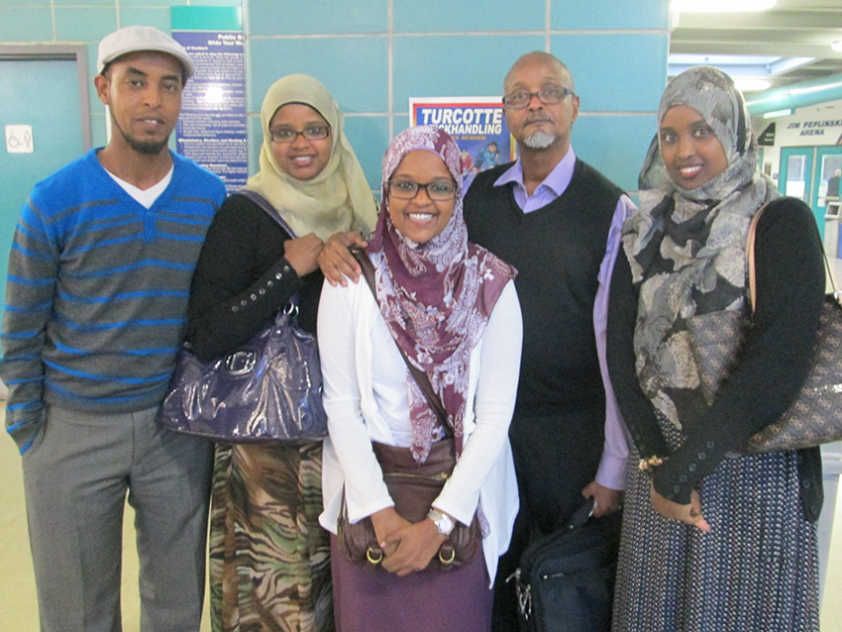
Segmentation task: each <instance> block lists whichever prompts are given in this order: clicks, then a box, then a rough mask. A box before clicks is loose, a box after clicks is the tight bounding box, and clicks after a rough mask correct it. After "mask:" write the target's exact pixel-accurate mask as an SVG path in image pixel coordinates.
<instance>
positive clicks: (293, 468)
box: [188, 74, 376, 632]
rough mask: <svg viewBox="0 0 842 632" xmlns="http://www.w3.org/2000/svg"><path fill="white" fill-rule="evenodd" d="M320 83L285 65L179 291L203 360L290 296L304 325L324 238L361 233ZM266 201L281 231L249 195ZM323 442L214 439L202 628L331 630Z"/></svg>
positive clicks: (361, 200)
mask: <svg viewBox="0 0 842 632" xmlns="http://www.w3.org/2000/svg"><path fill="white" fill-rule="evenodd" d="M342 118H343V117H342V113H341V112H340V111H339V108H338V106H337V104H336V102H335V101H334V99H333V97H331V95H330V93H328V91H327V90H326V89H325V87H324V86H323V85H322V84H321V83H319V82H318V81H317V80H316V79H314V78H312V77H309V76H306V75H300V74H299V75H289V76H286V77H283V78H282V79H279V80H278V81H276V82H275V83H274V84H273V85H272V86H271V87H270V88H269V91H268V92H267V93H266V96H265V98H264V99H263V105H262V107H261V111H260V120H261V124H262V125H261V126H262V130H263V145H262V147H261V149H260V171H258V173H257V174H255V175H254V176H252V177H251V178H249V181H248V184H247V185H246V187H245V188H246V190H247V191H246V192H242V193H235V194H233V195H231V196H230V197H229V198H228V199H227V200H226V201H225V203H224V204H223V206H222V208H221V209H220V210H219V212H218V213H217V215H216V216H215V217H214V219H213V222H212V224H211V226H210V228H209V230H208V234H207V238H206V241H205V244H204V247H203V249H202V254H201V256H200V257H199V262H198V264H197V267H196V273H195V276H194V279H193V288H192V292H191V297H190V320H189V325H188V338H189V340H190V341H191V343H192V345H193V348H194V351H195V353H196V354H197V355H198V356H199V357H200V358H202V359H204V360H209V359H211V358H214V357H218V356H220V355H222V354H224V353H227V352H228V351H230V350H231V349H234V348H236V347H237V346H238V345H240V344H242V343H243V342H245V341H246V340H248V339H249V338H251V337H252V336H253V335H254V334H255V333H257V332H258V331H259V330H260V328H261V326H262V325H263V324H264V323H265V322H266V320H267V319H269V318H271V317H272V316H273V315H274V314H275V313H276V312H277V311H278V310H279V309H281V308H282V307H284V305H286V304H287V302H288V301H289V300H290V299H291V298H292V297H293V296H294V295H296V294H297V295H298V301H299V310H300V311H299V324H300V325H301V326H302V327H303V328H304V329H306V330H309V331H311V332H314V331H315V326H316V308H317V305H318V299H319V294H320V292H321V286H322V281H323V277H322V274H321V272H320V271H319V270H318V265H317V262H316V259H317V257H318V255H319V253H320V252H321V250H322V247H323V245H324V240H326V239H327V238H328V237H330V236H331V235H334V234H336V233H343V234H345V233H346V232H347V231H351V230H354V231H359V232H362V233H363V234H365V233H367V232H368V231H369V230H370V229H371V228H373V226H374V221H375V218H376V206H375V202H374V198H373V196H372V193H371V189H370V187H369V185H368V183H367V182H366V180H365V176H364V175H363V171H362V168H361V167H360V164H359V162H358V161H357V158H356V156H355V155H354V152H353V150H352V149H351V145H350V144H349V143H348V140H347V139H346V137H345V135H344V132H343V126H342ZM254 194H257V195H259V196H261V197H262V198H264V200H266V201H268V203H269V204H270V205H271V206H272V207H273V208H274V209H275V211H276V212H277V213H278V214H279V215H280V216H281V217H282V218H283V219H284V220H285V221H286V223H287V224H288V225H289V226H290V227H291V228H292V230H293V231H294V232H295V235H291V234H288V233H287V232H286V231H284V230H283V229H282V228H281V227H280V226H279V224H277V223H276V221H275V220H273V219H272V218H271V217H270V216H269V214H268V213H267V212H266V211H265V210H263V209H262V208H261V207H260V206H259V205H258V203H257V202H256V201H255V199H256V198H255V197H254ZM321 466H322V444H321V442H320V441H319V442H310V443H302V444H300V445H282V444H270V443H262V444H236V445H218V446H217V449H216V456H215V463H214V481H213V501H212V509H211V532H210V582H211V615H212V619H213V629H214V630H224V631H239V630H245V629H261V630H263V629H271V630H284V631H286V630H296V631H297V630H301V631H302V632H310V631H322V630H330V629H332V613H331V586H330V560H329V541H328V539H327V537H326V536H327V534H326V533H325V532H324V531H322V529H321V528H320V527H319V524H318V515H319V512H320V511H321V508H322V495H321Z"/></svg>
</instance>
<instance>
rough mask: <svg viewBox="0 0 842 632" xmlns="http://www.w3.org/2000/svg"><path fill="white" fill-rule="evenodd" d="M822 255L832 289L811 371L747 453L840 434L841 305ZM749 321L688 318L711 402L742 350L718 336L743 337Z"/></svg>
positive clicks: (731, 315)
mask: <svg viewBox="0 0 842 632" xmlns="http://www.w3.org/2000/svg"><path fill="white" fill-rule="evenodd" d="M764 209H765V207H763V208H761V209H760V210H759V211H757V213H755V214H754V217H753V218H752V221H751V224H750V226H749V229H748V237H747V239H746V259H747V266H748V291H749V296H748V298H749V305H750V309H751V313H752V314H753V313H754V306H755V305H756V300H757V284H756V275H755V265H754V242H755V235H756V232H757V223H758V221H759V220H760V216H761V214H762V213H763V210H764ZM824 260H825V265H827V270H828V274H829V278H830V281H831V286H833V290H834V291H833V293H832V294H828V295H827V296H826V297H825V301H824V305H823V306H822V313H821V316H820V319H819V330H818V335H817V338H816V343H815V347H814V357H813V363H812V366H811V367H810V372H809V374H808V375H807V379H806V381H805V382H804V385H803V386H802V387H801V390H800V391H799V392H798V395H797V396H796V398H795V401H793V402H792V404H791V405H790V406H789V408H788V409H787V410H786V411H785V412H784V413H783V414H782V415H781V416H780V417H779V418H778V419H777V420H776V421H775V422H773V423H771V424H769V425H768V426H766V427H765V428H763V430H761V431H760V432H758V433H757V434H755V435H754V436H753V437H751V438H750V439H749V440H748V442H747V443H746V445H745V446H744V447H743V449H742V452H743V453H747V454H756V453H758V452H771V451H774V450H797V449H800V448H810V447H813V446H817V445H821V444H822V443H831V442H833V441H839V440H840V439H842V305H840V303H839V292H837V291H836V288H835V286H834V284H833V274H832V273H831V271H830V265H829V263H828V261H827V256H825V257H824ZM746 325H747V321H746V318H745V316H744V315H743V314H741V313H740V312H736V311H729V312H717V313H715V314H706V315H704V316H702V317H699V318H693V319H690V322H688V325H687V331H688V333H689V334H690V336H691V337H692V338H693V340H694V345H693V346H694V353H695V354H696V361H697V366H698V367H699V368H700V373H701V375H700V379H701V382H702V393H703V395H704V396H705V398H706V400H707V401H708V403H710V402H712V401H713V398H714V396H715V393H716V389H717V388H718V386H719V384H720V383H721V382H722V380H723V379H724V378H725V377H726V376H727V375H728V373H729V372H730V370H731V368H732V367H733V364H734V362H736V358H737V355H738V351H737V349H736V348H734V347H733V346H730V345H720V344H718V341H719V340H722V339H723V338H726V339H727V338H740V337H742V336H743V335H744V328H745V327H746Z"/></svg>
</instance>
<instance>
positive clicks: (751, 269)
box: [746, 202, 840, 314]
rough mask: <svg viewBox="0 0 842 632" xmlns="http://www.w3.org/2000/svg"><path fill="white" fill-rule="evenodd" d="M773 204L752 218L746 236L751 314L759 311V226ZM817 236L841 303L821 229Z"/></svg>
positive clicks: (837, 299) (761, 208)
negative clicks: (757, 268)
mask: <svg viewBox="0 0 842 632" xmlns="http://www.w3.org/2000/svg"><path fill="white" fill-rule="evenodd" d="M769 204H771V202H767V203H766V204H764V205H763V206H761V207H760V210H759V211H757V212H756V213H755V214H754V217H752V218H751V224H749V226H748V235H746V259H747V260H748V290H749V291H748V299H749V307H750V308H751V313H752V314H754V312H755V310H756V309H757V270H756V266H755V260H754V251H755V243H756V241H757V225H758V224H759V223H760V216H761V215H762V214H763V211H765V210H766V209H767V208H768V206H769ZM816 234H817V235H818V237H819V247H821V249H822V258H823V259H824V267H825V269H826V270H827V278H828V279H830V287H831V289H832V290H833V299H834V300H835V301H836V302H837V303H839V302H840V292H839V291H838V290H837V289H836V282H835V281H834V280H833V270H831V268H830V261H828V259H827V253H826V252H825V251H824V244H823V243H822V240H821V234H820V233H819V227H818V226H816Z"/></svg>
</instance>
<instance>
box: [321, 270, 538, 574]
mask: <svg viewBox="0 0 842 632" xmlns="http://www.w3.org/2000/svg"><path fill="white" fill-rule="evenodd" d="M522 337H523V324H522V320H521V314H520V304H519V303H518V299H517V294H516V292H515V288H514V283H513V282H512V281H509V283H508V284H507V285H506V286H505V288H504V289H503V292H502V294H501V295H500V298H499V299H498V301H497V304H496V305H495V306H494V309H493V310H492V313H491V316H490V318H489V321H488V324H487V326H486V329H485V332H484V333H483V336H482V338H481V339H480V341H479V342H478V344H477V345H476V347H475V348H474V349H473V351H472V352H471V359H470V370H469V374H470V377H469V387H468V398H467V402H468V405H467V406H466V410H465V419H464V436H465V443H464V448H463V451H462V454H461V455H460V457H459V460H458V462H457V464H456V467H455V468H454V470H453V474H452V475H451V476H450V478H449V479H448V481H447V483H446V484H445V486H444V488H443V489H442V492H441V494H440V495H439V496H438V498H436V500H435V501H434V503H433V505H434V506H435V507H437V508H438V509H440V510H442V511H444V512H446V513H448V514H450V515H451V516H453V517H454V518H455V519H456V520H459V521H460V522H462V523H463V524H469V523H470V522H471V520H472V519H473V516H474V512H475V511H476V509H477V507H478V506H481V507H482V513H483V515H484V516H485V518H486V520H487V523H488V527H489V530H488V533H487V534H486V536H485V537H484V539H483V546H482V549H483V555H484V557H485V563H486V567H487V569H488V576H489V578H490V581H491V584H492V585H493V582H494V576H495V574H496V570H497V558H498V557H499V556H500V555H501V554H502V553H504V552H505V551H506V550H507V549H508V547H509V540H510V537H511V531H512V525H513V523H514V519H515V515H516V514H517V510H518V494H517V482H516V478H515V471H514V464H513V462H512V454H511V448H510V446H509V439H508V430H509V424H510V422H511V419H512V413H513V411H514V404H515V395H516V393H517V382H518V374H519V369H520V353H521V343H522ZM318 340H319V352H320V355H321V365H322V375H323V379H324V405H325V410H326V411H327V415H328V429H329V433H330V436H329V438H328V439H326V440H325V444H324V456H323V466H322V488H323V489H322V493H323V496H324V511H323V512H322V514H321V516H320V517H319V521H320V523H321V524H322V526H323V527H324V528H325V529H327V530H329V531H330V532H331V533H336V523H337V519H338V517H339V513H340V509H341V504H342V496H343V490H344V492H345V502H346V503H347V507H348V519H349V520H350V521H351V522H357V521H358V520H361V519H363V518H365V517H367V516H370V515H371V514H373V513H375V512H376V511H379V510H381V509H384V508H386V507H390V506H393V505H394V502H392V499H391V497H390V496H389V492H388V490H387V488H386V484H385V483H384V482H383V475H382V472H381V470H380V465H379V463H378V462H377V459H376V458H375V456H374V452H373V450H372V447H371V442H372V441H378V442H381V443H386V444H389V445H395V446H401V447H408V446H410V445H411V443H412V428H411V424H410V420H409V406H408V402H407V399H408V398H407V383H408V380H411V379H412V378H411V376H410V375H409V371H408V369H407V368H406V364H405V363H404V361H403V359H402V358H401V356H400V353H399V351H398V347H397V345H396V344H395V342H394V339H393V338H392V336H391V334H390V333H389V330H388V329H387V327H386V323H385V321H384V320H383V318H382V317H381V315H380V310H379V309H378V307H377V303H376V302H375V300H374V296H373V295H372V293H371V290H370V289H369V287H368V285H366V283H365V281H364V280H360V281H359V282H358V283H349V284H348V286H347V287H338V286H336V287H335V286H331V285H329V284H325V285H324V289H323V290H322V296H321V302H320V304H319V318H318Z"/></svg>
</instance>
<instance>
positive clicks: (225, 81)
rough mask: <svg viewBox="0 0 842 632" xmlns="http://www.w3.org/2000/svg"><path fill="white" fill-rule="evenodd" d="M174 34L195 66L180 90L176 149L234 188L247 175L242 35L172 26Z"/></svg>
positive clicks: (230, 189)
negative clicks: (191, 74)
mask: <svg viewBox="0 0 842 632" xmlns="http://www.w3.org/2000/svg"><path fill="white" fill-rule="evenodd" d="M173 37H174V38H175V39H176V40H177V41H178V42H180V43H181V45H182V46H184V48H186V49H187V52H188V53H189V54H190V58H191V59H192V60H193V65H194V66H195V68H196V73H195V74H194V75H193V77H191V79H190V80H189V81H188V82H187V85H186V86H185V88H184V93H183V95H182V100H181V116H180V117H179V119H178V125H177V126H176V150H177V151H178V152H179V153H180V154H183V155H185V156H187V157H188V158H192V159H193V160H195V161H196V162H198V163H199V164H200V165H202V166H203V167H205V168H206V169H209V170H210V171H213V172H214V173H215V174H217V175H218V176H219V177H220V178H222V180H223V181H224V182H225V186H226V187H227V189H228V191H229V192H231V191H235V190H237V189H239V188H241V187H242V186H243V185H244V184H245V183H246V179H247V177H248V134H247V129H246V81H245V55H244V48H243V43H244V41H245V37H244V36H243V34H242V32H240V31H173Z"/></svg>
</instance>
